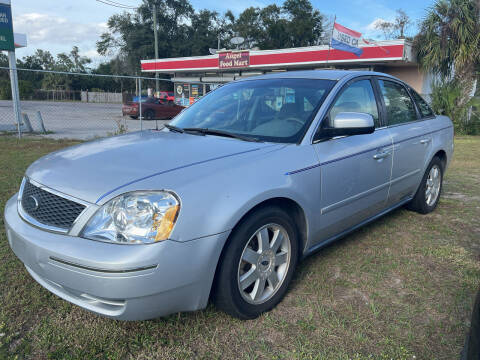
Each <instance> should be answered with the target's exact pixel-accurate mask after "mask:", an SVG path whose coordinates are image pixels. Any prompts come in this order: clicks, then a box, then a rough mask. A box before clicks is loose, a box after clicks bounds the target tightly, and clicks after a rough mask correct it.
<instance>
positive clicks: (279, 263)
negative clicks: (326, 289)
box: [214, 207, 298, 319]
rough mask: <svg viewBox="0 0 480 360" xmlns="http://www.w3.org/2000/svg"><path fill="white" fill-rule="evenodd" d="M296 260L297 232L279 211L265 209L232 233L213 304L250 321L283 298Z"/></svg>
mask: <svg viewBox="0 0 480 360" xmlns="http://www.w3.org/2000/svg"><path fill="white" fill-rule="evenodd" d="M297 260H298V240H297V230H296V226H295V224H294V222H293V221H292V219H291V218H290V216H288V214H287V213H285V212H284V211H283V210H282V209H280V208H277V207H265V208H262V209H260V210H258V211H255V212H254V213H252V214H250V215H249V216H248V217H247V218H246V219H245V220H243V221H242V223H241V224H240V225H239V226H238V227H237V228H236V229H235V230H234V231H233V232H232V235H231V236H230V239H229V241H228V243H227V245H226V249H225V251H224V253H223V256H222V259H221V260H220V264H219V268H218V272H217V276H216V283H215V292H214V302H215V304H216V305H217V307H218V308H220V309H221V310H223V311H225V312H226V313H228V314H230V315H232V316H234V317H237V318H240V319H253V318H256V317H257V316H259V315H260V314H262V313H263V312H266V311H269V310H271V309H272V308H273V307H275V306H276V305H277V304H278V303H279V302H280V301H281V300H282V298H283V297H284V295H285V293H286V292H287V289H288V285H289V283H290V281H291V279H292V276H293V273H294V271H295V267H296V265H297Z"/></svg>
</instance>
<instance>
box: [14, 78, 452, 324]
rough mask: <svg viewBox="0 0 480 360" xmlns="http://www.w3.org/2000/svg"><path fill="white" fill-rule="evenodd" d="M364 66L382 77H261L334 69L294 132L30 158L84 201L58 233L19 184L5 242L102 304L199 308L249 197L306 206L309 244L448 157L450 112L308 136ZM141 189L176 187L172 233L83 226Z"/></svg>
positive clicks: (49, 181)
mask: <svg viewBox="0 0 480 360" xmlns="http://www.w3.org/2000/svg"><path fill="white" fill-rule="evenodd" d="M359 76H384V77H389V76H388V75H385V74H380V73H374V72H355V71H300V72H286V73H277V74H272V75H266V76H263V77H260V79H261V78H285V77H289V78H295V77H297V78H317V79H332V80H337V84H336V85H335V86H334V88H333V89H332V91H331V92H330V94H329V95H328V96H327V97H326V100H325V102H324V103H323V104H322V105H321V106H320V108H319V110H318V112H317V114H316V116H315V118H314V119H313V122H312V124H311V125H310V127H309V129H308V130H307V132H306V134H305V136H304V138H303V140H302V141H301V142H300V143H299V144H274V143H255V142H245V141H240V140H237V139H230V138H222V137H216V136H210V135H206V136H196V135H192V134H187V133H183V134H182V133H175V132H169V131H168V130H166V129H164V130H162V131H144V132H137V133H130V134H126V135H122V136H117V137H111V138H107V139H101V140H96V141H92V142H89V143H85V144H81V145H77V146H74V147H70V148H67V149H63V150H60V151H56V152H54V153H51V154H49V155H46V156H44V157H42V158H40V159H39V160H37V161H35V162H34V163H33V164H32V165H31V166H30V167H29V168H28V170H27V172H26V176H27V177H28V178H30V179H31V180H32V181H34V182H36V183H38V184H41V185H42V186H44V187H45V189H49V190H50V191H55V192H56V193H59V194H63V195H62V196H68V197H70V198H74V199H77V200H79V201H82V203H84V204H86V205H87V207H86V209H85V210H84V212H83V213H82V214H81V215H80V216H79V218H78V219H77V221H76V222H75V224H74V225H73V227H72V228H71V229H70V231H69V232H68V233H66V234H65V233H63V234H62V233H59V232H55V231H47V230H48V229H47V230H44V229H39V227H36V226H32V224H31V221H30V220H29V219H24V218H22V217H21V216H20V215H19V211H21V210H20V209H19V207H18V206H17V201H18V198H19V195H18V194H16V195H14V196H13V197H12V198H11V199H10V200H9V201H8V202H7V205H6V208H5V224H6V230H7V237H8V241H9V244H10V246H11V248H12V249H13V251H14V252H15V254H16V255H17V256H18V257H19V259H20V260H21V261H22V262H23V263H24V264H25V266H26V267H27V270H28V271H29V273H30V274H31V275H32V277H34V279H35V280H36V281H38V282H39V283H40V284H41V285H42V286H44V287H46V288H47V289H48V290H50V291H52V292H53V293H55V294H57V295H58V296H60V297H62V298H64V299H66V300H68V301H70V302H72V303H75V304H77V305H79V306H81V307H83V308H85V309H88V310H90V311H93V312H95V313H98V314H101V315H104V316H109V317H113V318H117V319H125V320H138V319H148V318H154V317H158V316H163V315H167V314H169V313H172V312H177V311H191V310H196V309H201V308H204V307H205V306H206V305H207V302H208V298H209V295H210V289H211V285H212V281H213V277H214V274H215V270H216V266H217V263H218V260H219V257H220V254H221V251H222V249H223V246H224V244H225V242H226V241H227V238H228V236H229V234H230V232H231V230H232V229H233V228H234V227H235V225H236V224H237V223H238V222H239V221H240V220H241V218H242V217H243V216H244V215H245V214H246V213H248V212H249V211H250V210H251V209H253V208H254V207H255V206H257V205H259V204H261V203H262V202H265V201H268V200H270V199H278V198H281V199H288V200H290V201H293V202H295V203H296V204H297V205H298V206H299V207H300V209H301V211H302V212H303V215H304V218H305V223H304V224H300V225H301V226H303V227H304V228H305V231H304V233H305V237H304V238H302V239H301V241H302V243H301V244H300V245H301V246H300V247H299V248H300V250H301V252H302V254H303V255H307V254H310V253H311V252H312V251H314V250H316V249H318V248H320V247H322V246H324V245H325V244H327V243H329V242H331V241H333V240H335V239H337V238H338V237H340V236H343V235H345V234H347V233H348V232H349V231H351V230H352V229H355V228H357V227H358V226H360V225H363V224H365V223H367V222H369V221H371V220H372V219H376V218H377V217H379V216H381V215H383V214H384V213H386V212H388V211H390V210H392V209H394V208H396V207H398V206H400V205H401V204H403V203H405V202H407V201H408V200H409V199H411V198H412V197H413V195H414V194H415V192H416V190H417V188H418V186H419V184H420V181H421V179H422V176H423V174H424V173H425V171H426V168H427V166H428V164H429V162H430V161H431V159H432V158H433V156H434V155H435V154H436V153H437V152H438V151H444V152H445V153H446V158H447V163H446V165H448V163H449V162H450V160H451V157H452V153H453V127H452V123H451V121H450V119H448V118H447V117H445V116H436V117H433V118H429V119H424V120H419V121H414V122H411V123H407V124H403V125H400V126H392V127H383V128H377V129H376V130H375V132H374V133H372V134H368V135H357V136H346V137H339V138H334V139H330V140H327V141H322V142H318V143H314V142H313V137H314V134H315V132H316V130H317V128H318V127H319V126H320V123H321V120H322V119H323V117H324V115H325V114H326V112H327V110H328V108H329V106H330V104H331V102H332V101H333V100H334V98H335V96H336V95H337V94H338V93H339V91H340V90H341V89H342V87H343V86H344V85H345V84H346V83H347V82H349V81H350V80H352V79H354V78H356V77H359ZM256 79H259V78H248V79H245V80H241V81H256ZM226 86H228V85H226ZM210 96H214V94H212V95H210ZM194 109H195V105H193V107H192V109H191V110H192V111H193V110H194ZM138 190H171V191H174V192H175V193H176V194H177V195H178V196H179V198H180V199H181V202H182V207H181V211H180V213H179V216H178V219H177V222H176V225H175V228H174V230H173V232H172V233H171V236H170V239H169V240H166V241H163V242H160V243H155V244H150V245H117V244H108V243H102V242H98V241H93V240H87V239H83V238H80V237H79V234H80V233H81V230H82V228H83V226H84V225H85V224H86V223H87V221H88V220H89V219H90V217H91V216H92V215H93V214H94V213H95V211H96V210H97V209H98V207H99V206H101V205H103V204H105V203H106V202H107V201H109V200H110V199H112V198H114V197H115V196H117V195H119V194H122V193H126V192H129V191H138ZM53 230H54V229H53ZM55 259H57V260H60V261H57V260H55ZM235 266H236V265H235ZM131 269H134V270H135V269H138V270H137V271H128V270H131ZM102 270H104V271H103V272H102Z"/></svg>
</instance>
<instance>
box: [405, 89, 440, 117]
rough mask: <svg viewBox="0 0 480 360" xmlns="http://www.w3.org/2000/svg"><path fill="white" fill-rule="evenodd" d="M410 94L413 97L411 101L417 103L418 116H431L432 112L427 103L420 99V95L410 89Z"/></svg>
mask: <svg viewBox="0 0 480 360" xmlns="http://www.w3.org/2000/svg"><path fill="white" fill-rule="evenodd" d="M410 93H411V94H412V96H413V99H414V100H415V102H416V103H417V107H418V110H420V114H422V117H428V116H433V115H434V114H433V111H432V109H431V108H430V106H428V104H427V102H426V101H425V100H423V99H422V97H421V96H420V95H418V94H417V92H416V91H415V90H413V89H411V88H410Z"/></svg>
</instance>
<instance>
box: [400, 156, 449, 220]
mask: <svg viewBox="0 0 480 360" xmlns="http://www.w3.org/2000/svg"><path fill="white" fill-rule="evenodd" d="M444 167H445V164H444V163H443V161H442V160H441V159H440V158H439V157H434V158H433V159H432V161H431V162H430V164H429V165H428V167H427V171H425V174H424V175H423V178H422V182H421V184H420V187H419V188H418V190H417V193H416V194H415V197H414V198H413V200H412V201H411V202H410V203H409V204H408V208H409V209H411V210H414V211H416V212H419V213H420V214H428V213H429V212H432V211H433V210H435V208H436V207H437V204H438V201H439V199H440V193H441V191H442V185H443V170H444Z"/></svg>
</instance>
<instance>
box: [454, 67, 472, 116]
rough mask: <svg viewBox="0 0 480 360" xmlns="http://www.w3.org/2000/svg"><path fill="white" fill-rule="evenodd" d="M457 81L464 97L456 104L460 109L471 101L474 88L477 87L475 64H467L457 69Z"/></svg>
mask: <svg viewBox="0 0 480 360" xmlns="http://www.w3.org/2000/svg"><path fill="white" fill-rule="evenodd" d="M454 78H455V80H456V81H457V83H458V84H459V85H460V86H461V90H462V95H461V96H460V97H459V98H458V99H457V101H456V104H457V106H459V107H463V106H465V104H466V103H467V102H468V101H469V100H470V99H471V97H472V91H473V87H474V85H475V67H474V65H473V64H465V65H464V66H462V67H460V66H458V67H456V68H455V76H454Z"/></svg>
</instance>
